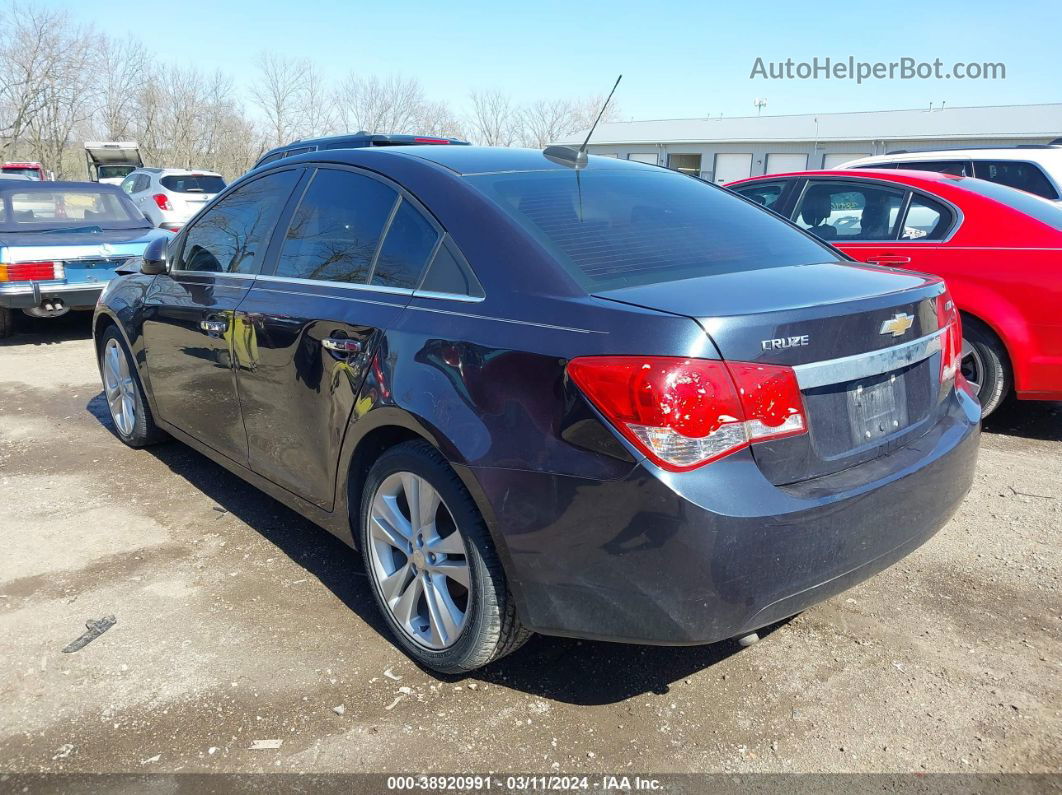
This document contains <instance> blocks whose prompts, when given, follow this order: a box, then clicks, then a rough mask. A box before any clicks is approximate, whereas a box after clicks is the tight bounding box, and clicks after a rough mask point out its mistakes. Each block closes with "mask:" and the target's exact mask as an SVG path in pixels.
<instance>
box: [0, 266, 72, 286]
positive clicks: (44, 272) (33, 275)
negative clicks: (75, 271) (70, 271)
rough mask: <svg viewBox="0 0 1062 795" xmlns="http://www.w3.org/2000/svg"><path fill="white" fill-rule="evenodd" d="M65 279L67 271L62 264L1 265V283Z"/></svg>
mask: <svg viewBox="0 0 1062 795" xmlns="http://www.w3.org/2000/svg"><path fill="white" fill-rule="evenodd" d="M65 278H66V270H65V268H64V267H63V263H61V262H12V263H8V264H4V263H0V282H39V281H51V280H54V279H65Z"/></svg>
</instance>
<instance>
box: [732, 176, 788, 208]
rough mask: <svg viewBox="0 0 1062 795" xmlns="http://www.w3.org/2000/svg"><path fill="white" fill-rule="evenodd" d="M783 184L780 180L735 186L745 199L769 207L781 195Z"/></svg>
mask: <svg viewBox="0 0 1062 795" xmlns="http://www.w3.org/2000/svg"><path fill="white" fill-rule="evenodd" d="M784 189H785V185H784V184H783V183H781V182H767V183H756V184H754V185H748V186H742V187H739V188H735V191H737V192H738V193H740V194H741V195H742V196H744V197H745V198H746V199H751V200H752V201H754V202H756V204H758V205H760V206H761V207H767V208H770V207H771V205H772V204H774V203H775V202H776V201H778V197H779V196H781V195H782V191H783V190H784Z"/></svg>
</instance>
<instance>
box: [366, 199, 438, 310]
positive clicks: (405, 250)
mask: <svg viewBox="0 0 1062 795" xmlns="http://www.w3.org/2000/svg"><path fill="white" fill-rule="evenodd" d="M438 240H439V233H438V232H436V231H435V227H433V226H432V225H431V224H430V223H429V222H428V219H427V218H425V217H424V216H423V215H421V214H420V212H419V211H418V210H417V209H416V208H415V207H414V206H413V205H412V204H410V203H409V202H407V201H403V202H402V204H401V205H399V208H398V212H396V213H395V217H394V220H393V221H391V226H390V228H389V229H388V230H387V237H386V238H384V243H383V246H382V247H381V248H380V256H379V257H377V259H376V267H375V268H374V269H373V272H372V282H371V283H372V284H378V285H381V286H384V287H405V288H409V289H411V290H412V289H413V288H414V287H416V286H417V282H418V281H419V280H420V274H421V272H422V271H423V270H424V265H425V264H426V263H427V262H428V257H430V256H431V252H432V251H433V250H434V249H435V244H436V243H437V242H438Z"/></svg>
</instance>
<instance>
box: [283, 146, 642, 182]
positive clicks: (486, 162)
mask: <svg viewBox="0 0 1062 795" xmlns="http://www.w3.org/2000/svg"><path fill="white" fill-rule="evenodd" d="M322 156H327V157H328V158H329V159H330V160H335V159H341V158H342V159H343V160H346V161H348V162H351V163H352V164H357V165H363V164H365V158H374V159H376V158H381V159H382V158H406V159H416V160H421V161H426V162H428V163H432V164H434V165H437V166H441V167H443V168H445V169H447V170H449V171H452V172H454V173H455V174H461V175H468V174H493V173H498V172H505V171H570V170H572V169H571V168H570V167H569V166H565V165H564V164H562V163H558V162H556V161H554V160H550V159H549V158H547V157H546V155H545V153H544V152H543V150H541V149H517V148H510V147H502V146H455V147H452V148H451V147H449V146H431V145H428V146H396V147H388V146H385V147H372V148H363V149H329V150H326V151H323V152H309V153H307V154H305V155H299V156H297V158H298V159H301V160H314V159H320V158H321V157H322ZM294 160H295V158H293V159H292V160H289V161H285V162H293V161H294ZM278 162H279V161H278ZM270 165H272V164H270ZM586 170H592V171H602V170H625V171H639V170H640V171H645V170H653V171H659V170H660V168H659V166H651V165H648V164H645V163H638V162H635V161H632V160H619V159H618V158H615V157H601V156H598V155H590V156H589V157H588V158H587V165H586V167H585V168H583V169H580V171H586Z"/></svg>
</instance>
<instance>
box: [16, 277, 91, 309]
mask: <svg viewBox="0 0 1062 795" xmlns="http://www.w3.org/2000/svg"><path fill="white" fill-rule="evenodd" d="M106 286H107V282H75V283H73V284H49V283H48V282H44V283H37V282H31V283H24V284H8V285H0V306H2V307H6V308H8V309H31V308H33V307H35V306H40V305H41V302H42V301H44V300H45V299H47V298H59V299H61V300H62V302H63V303H64V304H66V306H68V307H70V308H71V309H91V308H92V307H94V306H95V305H96V300H97V299H98V298H99V297H100V293H101V292H103V288H104V287H106Z"/></svg>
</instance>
